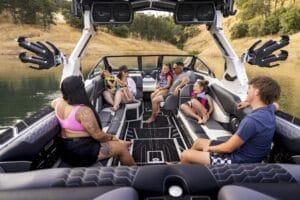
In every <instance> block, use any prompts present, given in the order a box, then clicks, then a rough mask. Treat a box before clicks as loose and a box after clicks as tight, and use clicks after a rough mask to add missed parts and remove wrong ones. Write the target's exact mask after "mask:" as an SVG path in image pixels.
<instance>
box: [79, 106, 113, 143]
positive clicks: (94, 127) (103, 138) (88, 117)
mask: <svg viewBox="0 0 300 200" xmlns="http://www.w3.org/2000/svg"><path fill="white" fill-rule="evenodd" d="M76 119H77V120H78V121H79V122H80V123H81V124H82V126H83V127H84V128H85V130H86V132H87V133H88V134H90V135H91V137H92V138H94V139H95V140H98V141H100V142H107V141H111V140H118V139H117V138H116V137H114V136H112V135H109V134H107V133H104V132H103V131H102V130H101V129H100V128H99V125H98V123H97V120H96V118H95V115H94V113H93V111H92V109H90V108H89V107H86V106H83V107H81V108H80V109H79V110H78V112H77V113H76Z"/></svg>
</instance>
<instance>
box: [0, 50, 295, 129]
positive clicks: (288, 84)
mask: <svg viewBox="0 0 300 200" xmlns="http://www.w3.org/2000/svg"><path fill="white" fill-rule="evenodd" d="M278 69H280V68H278ZM61 71H62V67H61V66H60V67H58V68H53V69H51V70H46V71H37V70H32V69H29V68H28V67H25V65H24V64H22V63H21V62H19V61H18V59H17V58H14V57H9V56H1V55H0V126H8V125H12V124H14V123H15V122H16V121H17V120H18V119H23V118H24V117H27V116H29V115H30V114H32V113H34V112H36V111H37V110H39V109H40V108H42V107H44V106H45V105H49V103H50V101H51V100H52V99H54V98H55V97H57V96H59V95H60V92H59V82H60V75H61ZM247 71H248V72H249V76H250V77H253V76H255V75H258V74H265V73H266V72H265V69H261V68H253V67H252V68H249V69H247ZM283 71H284V73H283ZM299 74H300V70H299V67H291V68H290V69H284V68H283V69H282V72H281V71H280V70H279V71H278V70H277V69H274V70H271V71H268V75H271V76H272V77H274V78H275V79H276V80H278V81H279V83H280V85H281V86H282V98H281V100H280V105H281V110H282V111H284V112H288V113H290V114H292V115H294V116H296V117H298V118H300V105H299V102H300V101H299V100H300V91H299V87H300V79H299V78H298V77H299Z"/></svg>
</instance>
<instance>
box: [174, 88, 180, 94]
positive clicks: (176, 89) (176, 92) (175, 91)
mask: <svg viewBox="0 0 300 200" xmlns="http://www.w3.org/2000/svg"><path fill="white" fill-rule="evenodd" d="M178 93H179V89H178V88H175V90H174V92H173V94H174V95H175V96H178Z"/></svg>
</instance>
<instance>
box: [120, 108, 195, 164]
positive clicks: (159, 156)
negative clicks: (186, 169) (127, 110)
mask: <svg viewBox="0 0 300 200" xmlns="http://www.w3.org/2000/svg"><path fill="white" fill-rule="evenodd" d="M150 115H151V107H150V104H149V103H147V102H146V103H145V104H144V115H143V119H142V120H136V121H130V122H126V125H125V126H126V133H125V138H124V139H125V140H127V141H131V143H132V145H131V147H130V153H131V155H132V156H133V158H134V160H135V161H136V163H137V165H153V164H163V163H165V162H176V161H179V156H180V153H181V152H182V151H183V150H184V149H187V148H188V147H189V146H190V144H189V143H190V142H189V138H188V137H187V136H186V134H185V133H184V132H183V131H182V129H181V128H180V126H179V123H178V121H177V118H176V117H175V115H174V114H173V113H172V112H170V111H166V110H161V112H160V114H159V115H158V117H157V119H156V120H155V121H154V122H152V123H150V124H148V123H145V120H146V119H147V118H149V116H150Z"/></svg>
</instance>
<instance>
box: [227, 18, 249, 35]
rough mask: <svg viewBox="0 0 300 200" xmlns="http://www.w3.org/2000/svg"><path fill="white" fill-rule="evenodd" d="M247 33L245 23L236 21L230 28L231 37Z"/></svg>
mask: <svg viewBox="0 0 300 200" xmlns="http://www.w3.org/2000/svg"><path fill="white" fill-rule="evenodd" d="M247 34H248V25H247V24H246V23H242V22H240V23H237V24H235V25H234V26H233V27H232V28H231V38H232V39H236V38H242V37H245V36H247Z"/></svg>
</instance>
